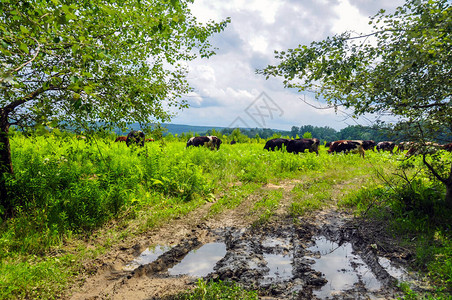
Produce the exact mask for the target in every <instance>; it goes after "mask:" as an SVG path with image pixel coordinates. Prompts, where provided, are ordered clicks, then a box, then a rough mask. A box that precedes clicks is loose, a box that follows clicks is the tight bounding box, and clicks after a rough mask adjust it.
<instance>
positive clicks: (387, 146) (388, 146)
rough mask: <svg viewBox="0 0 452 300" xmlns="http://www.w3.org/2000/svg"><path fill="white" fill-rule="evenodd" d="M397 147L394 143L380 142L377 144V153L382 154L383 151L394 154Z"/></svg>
mask: <svg viewBox="0 0 452 300" xmlns="http://www.w3.org/2000/svg"><path fill="white" fill-rule="evenodd" d="M394 147H395V143H394V142H388V141H385V142H379V143H378V144H377V151H378V152H380V150H381V151H389V152H391V153H392V151H393V150H394Z"/></svg>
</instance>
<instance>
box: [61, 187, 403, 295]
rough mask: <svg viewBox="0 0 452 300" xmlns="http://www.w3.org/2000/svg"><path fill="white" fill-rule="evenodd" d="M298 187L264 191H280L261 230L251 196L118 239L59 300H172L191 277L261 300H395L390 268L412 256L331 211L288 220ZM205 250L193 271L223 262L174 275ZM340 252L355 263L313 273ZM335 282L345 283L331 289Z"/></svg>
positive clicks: (376, 230)
mask: <svg viewBox="0 0 452 300" xmlns="http://www.w3.org/2000/svg"><path fill="white" fill-rule="evenodd" d="M297 183H299V181H284V182H282V183H279V184H268V185H266V186H264V187H263V188H264V189H282V190H283V199H282V200H281V202H280V207H279V209H278V210H277V212H276V216H275V217H274V218H272V219H271V221H270V222H268V223H267V224H266V225H264V226H253V225H252V224H253V222H254V221H255V220H256V218H257V217H258V216H255V215H253V214H251V213H250V210H251V208H252V207H253V204H254V203H255V202H256V201H258V200H259V199H258V197H259V196H258V195H257V194H253V195H251V196H249V197H248V198H247V199H245V200H244V201H243V202H242V203H241V204H240V205H239V206H238V207H237V208H235V209H233V210H226V211H224V212H222V213H220V214H218V215H214V216H210V217H209V216H208V211H209V208H210V206H211V204H210V203H207V204H206V205H204V206H203V207H200V208H199V209H197V210H196V211H193V212H191V213H190V214H188V215H187V216H185V217H183V218H180V219H177V220H174V221H172V222H170V223H169V224H166V225H164V226H162V227H160V228H159V229H155V230H152V231H151V232H148V233H147V234H145V235H142V236H139V237H135V238H133V239H131V240H124V242H123V243H121V244H119V245H117V246H115V247H113V249H112V250H111V251H110V252H109V253H107V254H106V255H103V256H101V257H99V258H97V259H96V260H94V261H92V262H88V263H87V264H86V265H85V272H84V274H83V276H82V277H81V278H80V279H79V281H78V283H77V284H76V285H74V286H73V288H72V289H70V290H69V291H68V292H67V293H66V295H65V297H64V298H65V299H170V298H171V296H173V295H175V294H177V293H179V292H182V291H185V290H187V289H189V288H193V287H194V284H195V282H196V277H203V278H205V279H214V280H216V279H221V280H234V281H236V282H239V283H240V284H241V285H243V286H244V287H246V288H250V289H256V290H258V291H259V294H260V296H261V297H262V299H392V298H395V297H396V296H397V293H398V291H397V289H396V288H395V283H396V280H397V278H396V277H397V274H394V270H398V269H397V268H396V267H394V265H393V264H396V265H397V266H400V265H403V264H404V263H406V261H407V260H409V259H410V258H411V253H410V252H409V251H408V250H407V249H403V248H401V247H399V246H396V245H397V243H395V242H394V240H393V237H391V236H388V235H387V234H386V232H385V231H384V230H382V228H383V227H382V226H381V225H382V224H378V223H371V222H366V221H364V220H357V219H355V218H353V217H352V216H350V215H349V214H347V213H345V212H340V211H338V210H337V209H336V208H335V207H331V208H329V209H325V210H323V211H318V212H315V213H313V214H311V215H307V216H304V217H299V218H297V219H293V218H292V217H289V216H288V215H287V206H289V205H290V203H291V196H290V191H291V190H292V188H293V187H294V186H295V185H296V184H297ZM322 243H323V244H322ZM324 244H325V245H328V247H330V248H328V247H327V248H328V249H327V251H326V252H325V251H323V250H322V247H324V246H325V245H324ZM157 245H162V246H168V248H167V249H165V250H164V251H163V252H162V253H160V254H159V255H158V256H157V257H155V258H154V259H152V261H147V262H146V263H142V264H139V265H138V266H136V267H133V268H130V265H129V264H130V263H131V262H132V261H133V260H134V258H136V257H137V256H139V255H140V254H141V253H142V252H143V251H144V250H145V249H146V248H148V247H151V246H157ZM206 245H212V246H215V247H217V248H211V249H214V250H210V252H206V254H202V255H204V258H201V259H199V258H198V261H196V260H195V262H194V265H195V266H198V265H199V266H201V265H202V264H203V263H204V260H207V259H208V258H209V257H215V255H219V256H221V257H219V258H218V260H217V261H215V262H214V264H213V266H212V267H211V269H208V271H205V274H202V275H196V276H193V275H190V274H193V273H191V272H192V271H193V270H192V269H194V268H195V267H193V265H186V267H185V268H186V270H185V271H186V274H188V275H185V274H175V273H174V271H173V273H172V271H171V270H174V268H175V267H177V266H180V265H181V264H182V263H183V262H184V261H185V260H186V259H188V257H189V256H191V255H192V254H193V253H196V252H193V250H196V249H197V251H198V253H204V252H202V249H203V246H206ZM347 247H348V248H347ZM219 249H221V250H219ZM347 249H348V250H347ZM339 250H344V251H349V252H350V253H348V252H347V253H348V255H346V256H348V257H351V256H353V260H352V261H350V262H344V264H346V265H344V266H343V267H341V268H339V269H338V270H334V271H335V272H333V273H332V274H333V275H334V274H336V275H335V277H334V278H333V277H330V275H328V274H326V273H328V272H326V271H321V270H319V269H321V263H322V258H325V259H326V258H329V259H332V257H330V256H331V255H332V254H333V253H336V252H337V251H339ZM222 251H224V252H222ZM327 265H328V262H327ZM389 265H391V266H389ZM331 268H333V267H332V266H331ZM182 273H184V272H182ZM201 273H202V272H201ZM369 274H371V275H372V276H370V275H369ZM337 275H339V276H337ZM352 277H353V279H351V280H349V279H348V278H352ZM338 278H339V279H338ZM369 278H370V279H369ZM366 280H374V281H375V282H374V283H373V284H369V283H367V282H366ZM338 281H339V283H343V281H347V284H345V285H343V286H341V285H340V287H339V288H333V284H337V283H338ZM348 281H350V282H348Z"/></svg>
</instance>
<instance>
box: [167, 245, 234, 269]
mask: <svg viewBox="0 0 452 300" xmlns="http://www.w3.org/2000/svg"><path fill="white" fill-rule="evenodd" d="M225 255H226V245H225V244H224V243H218V242H217V243H208V244H205V245H203V246H201V247H200V248H199V249H196V250H192V251H190V252H189V253H188V254H187V256H185V257H184V258H183V259H182V261H181V262H180V263H179V264H177V265H175V266H174V267H172V268H170V269H168V273H169V275H172V276H177V275H188V276H192V277H204V276H207V275H208V274H209V273H211V272H213V268H214V266H215V264H216V263H217V262H218V261H219V260H220V259H222V258H223V257H224V256H225Z"/></svg>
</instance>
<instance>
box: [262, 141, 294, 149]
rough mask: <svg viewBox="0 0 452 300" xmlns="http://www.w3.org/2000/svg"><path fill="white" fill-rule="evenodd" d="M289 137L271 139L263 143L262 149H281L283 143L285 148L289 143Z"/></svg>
mask: <svg viewBox="0 0 452 300" xmlns="http://www.w3.org/2000/svg"><path fill="white" fill-rule="evenodd" d="M289 141H290V140H289V139H282V138H277V139H271V140H268V141H267V142H266V143H265V146H264V149H265V150H268V151H270V150H271V151H275V150H281V149H282V147H283V145H284V146H285V147H286V148H287V144H289Z"/></svg>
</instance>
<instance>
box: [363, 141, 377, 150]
mask: <svg viewBox="0 0 452 300" xmlns="http://www.w3.org/2000/svg"><path fill="white" fill-rule="evenodd" d="M374 147H375V142H374V141H373V140H364V141H363V149H364V150H372V151H374Z"/></svg>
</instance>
